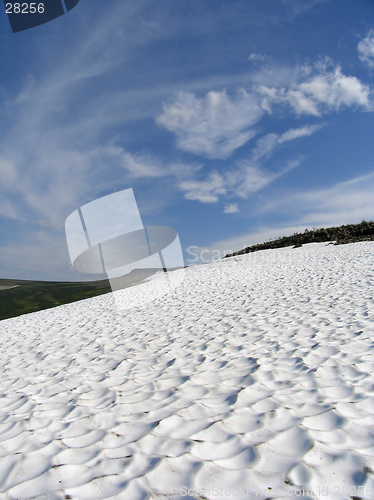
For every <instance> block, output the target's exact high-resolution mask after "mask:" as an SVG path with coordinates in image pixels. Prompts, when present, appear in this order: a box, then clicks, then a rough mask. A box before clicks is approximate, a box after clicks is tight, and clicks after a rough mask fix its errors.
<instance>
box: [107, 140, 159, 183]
mask: <svg viewBox="0 0 374 500" xmlns="http://www.w3.org/2000/svg"><path fill="white" fill-rule="evenodd" d="M102 151H103V153H104V154H108V156H109V157H112V158H113V159H115V160H116V161H117V162H118V164H119V166H121V167H122V168H124V169H125V170H127V171H128V173H129V174H130V176H131V177H162V176H164V175H167V173H168V172H167V170H166V169H165V168H164V166H163V165H162V164H161V162H160V161H158V160H157V159H156V158H154V157H153V156H151V155H142V154H136V155H132V154H130V153H128V152H127V151H125V150H124V149H123V148H122V147H119V146H108V147H107V148H103V150H102Z"/></svg>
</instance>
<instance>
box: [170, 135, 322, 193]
mask: <svg viewBox="0 0 374 500" xmlns="http://www.w3.org/2000/svg"><path fill="white" fill-rule="evenodd" d="M320 128H321V126H319V125H313V126H305V127H301V128H299V129H290V130H288V131H287V132H285V133H284V134H282V135H281V136H279V135H278V134H266V135H264V136H263V137H261V138H260V139H258V141H257V142H256V146H255V147H254V148H253V149H252V152H251V155H250V157H249V158H247V159H243V160H239V161H237V162H235V164H234V165H233V166H232V167H231V168H229V169H228V170H226V171H225V172H223V173H220V172H217V171H212V172H210V173H209V174H208V175H207V176H206V178H205V179H204V180H200V179H196V178H195V179H187V180H183V181H182V182H179V184H178V187H179V188H180V189H181V190H182V191H184V197H185V198H186V199H188V200H196V201H200V202H201V203H215V202H217V201H218V200H219V197H220V196H226V195H235V196H239V197H241V198H247V197H248V196H249V195H251V194H253V193H255V192H257V191H260V190H261V189H263V188H264V187H265V186H267V185H268V184H270V183H271V182H273V181H275V180H276V179H278V178H279V177H280V176H282V175H284V174H286V173H287V172H289V171H290V170H292V169H294V168H296V167H297V166H299V164H300V161H299V160H294V161H290V162H288V164H287V165H286V167H285V168H283V169H282V170H281V171H279V172H268V171H266V170H265V169H264V168H263V167H262V163H263V162H264V161H266V160H267V159H268V158H269V157H270V156H271V154H272V153H273V152H274V151H275V150H276V148H277V147H279V146H280V145H282V144H283V143H284V142H288V141H292V140H294V139H298V138H300V137H305V136H309V135H312V134H313V133H314V132H316V131H317V130H319V129H320ZM191 173H192V171H191Z"/></svg>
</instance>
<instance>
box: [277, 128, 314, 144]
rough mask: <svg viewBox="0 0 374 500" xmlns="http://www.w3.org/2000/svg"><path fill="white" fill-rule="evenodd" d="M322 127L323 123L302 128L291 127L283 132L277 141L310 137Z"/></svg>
mask: <svg viewBox="0 0 374 500" xmlns="http://www.w3.org/2000/svg"><path fill="white" fill-rule="evenodd" d="M321 127H322V126H321V125H309V126H308V125H306V126H305V127H301V128H296V129H295V128H291V129H290V130H288V131H287V132H285V133H284V134H282V135H281V136H280V137H279V139H278V141H277V142H278V144H282V143H283V142H288V141H293V140H295V139H299V138H300V137H308V136H310V135H312V134H314V132H317V130H320V129H321Z"/></svg>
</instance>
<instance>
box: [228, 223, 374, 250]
mask: <svg viewBox="0 0 374 500" xmlns="http://www.w3.org/2000/svg"><path fill="white" fill-rule="evenodd" d="M324 241H334V245H344V244H346V243H355V242H357V241H374V221H370V222H366V221H365V220H363V221H362V222H361V223H360V224H348V225H347V226H339V227H327V228H324V227H322V228H320V229H317V228H313V230H312V231H309V230H308V229H305V231H304V232H303V233H294V234H293V235H292V236H282V237H279V238H277V239H276V240H271V241H267V242H266V243H259V244H258V245H252V246H251V247H246V248H243V250H238V251H237V252H233V253H230V254H227V255H225V257H224V259H225V258H226V257H234V256H235V255H244V254H245V253H251V252H258V251H259V250H267V249H269V248H282V247H289V246H293V247H294V248H298V247H301V246H302V245H303V244H305V243H320V242H324Z"/></svg>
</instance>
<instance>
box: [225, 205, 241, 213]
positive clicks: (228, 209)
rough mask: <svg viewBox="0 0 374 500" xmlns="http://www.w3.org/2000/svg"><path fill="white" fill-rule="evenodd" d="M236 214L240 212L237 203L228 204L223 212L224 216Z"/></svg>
mask: <svg viewBox="0 0 374 500" xmlns="http://www.w3.org/2000/svg"><path fill="white" fill-rule="evenodd" d="M237 212H240V210H239V207H238V204H237V203H229V204H228V205H225V209H224V211H223V213H224V214H235V213H237Z"/></svg>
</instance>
